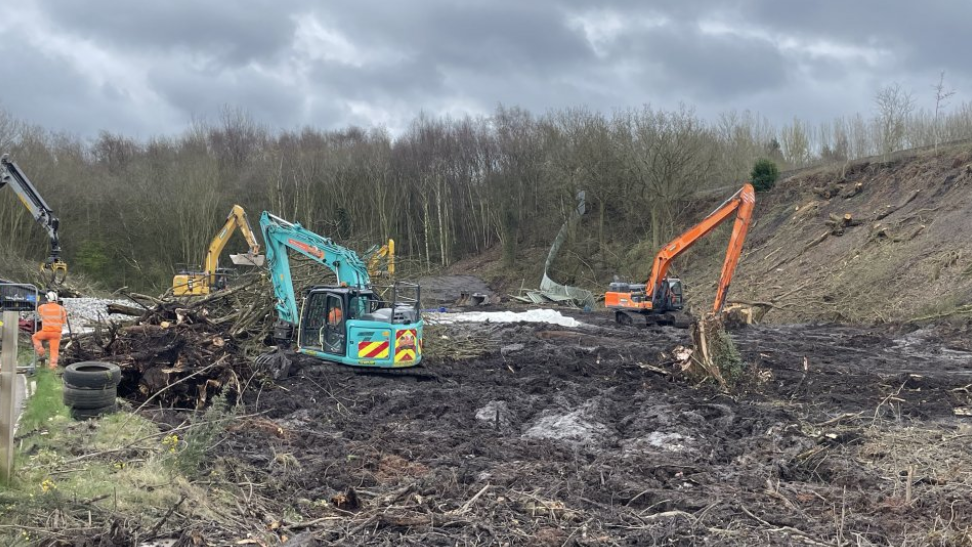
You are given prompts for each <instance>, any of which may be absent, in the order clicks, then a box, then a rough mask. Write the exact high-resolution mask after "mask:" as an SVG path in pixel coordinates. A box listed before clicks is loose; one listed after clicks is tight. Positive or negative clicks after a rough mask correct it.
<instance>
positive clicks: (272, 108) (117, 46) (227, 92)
mask: <svg viewBox="0 0 972 547" xmlns="http://www.w3.org/2000/svg"><path fill="white" fill-rule="evenodd" d="M2 4H3V9H2V11H0V13H2V14H3V17H2V18H0V59H2V61H3V73H2V87H0V107H2V108H4V109H6V110H8V111H9V112H11V113H12V114H14V115H15V116H16V117H18V118H21V119H24V120H27V121H30V122H33V123H37V124H40V125H43V126H45V127H47V128H48V129H52V130H59V131H60V130H64V131H69V132H72V133H76V134H80V135H82V136H93V135H97V133H98V132H99V131H100V130H103V129H104V130H109V131H113V132H121V133H125V134H128V135H130V136H135V137H139V138H146V137H148V136H151V135H156V134H173V133H178V132H181V131H182V130H183V129H185V128H186V127H187V126H188V125H189V124H190V123H191V122H192V120H193V119H200V118H202V119H205V118H215V117H217V116H218V113H219V110H220V108H221V107H222V106H223V105H232V106H238V107H242V108H244V109H246V110H247V111H248V112H249V113H250V114H251V115H252V116H253V117H254V118H255V119H256V120H257V121H258V122H260V123H263V124H266V125H268V126H269V127H271V128H274V129H276V128H288V129H289V128H295V127H300V126H304V125H313V126H317V127H322V128H336V127H343V126H346V125H349V124H356V125H374V124H383V125H385V126H387V127H388V128H389V129H390V130H392V131H393V132H397V131H399V130H401V129H402V128H403V127H405V126H407V124H408V123H409V121H410V120H412V119H413V118H414V117H415V116H416V115H417V114H418V113H419V112H420V111H425V112H426V113H430V114H450V115H453V116H458V115H462V114H466V113H469V114H488V113H490V112H491V111H493V110H494V109H495V107H496V106H497V105H498V104H500V103H503V104H505V105H509V106H512V105H519V106H522V107H525V108H527V109H529V110H531V111H533V112H535V113H542V112H544V111H546V110H547V109H550V108H560V107H568V106H587V107H588V108H591V109H596V110H601V111H604V112H608V113H610V112H611V111H613V110H615V109H617V108H624V107H631V106H641V105H643V104H651V105H653V106H656V107H662V108H671V107H674V106H676V105H677V104H678V103H679V102H680V101H682V102H685V103H686V104H688V105H690V106H694V107H695V108H696V109H697V111H698V112H699V113H700V114H701V115H703V116H706V117H714V116H715V115H716V114H717V113H718V112H721V111H724V110H728V109H737V110H744V109H751V110H756V111H758V112H760V113H762V114H764V115H766V116H767V117H769V119H770V120H771V121H773V122H774V123H783V122H786V121H787V120H790V119H792V118H793V116H798V117H800V118H801V119H804V120H809V121H813V122H817V121H821V120H826V119H831V118H833V117H835V116H839V115H848V114H853V113H855V112H862V113H868V114H869V113H871V111H872V110H873V96H874V93H875V91H876V90H877V89H879V88H880V87H882V86H885V85H888V84H890V83H892V82H900V83H901V84H902V86H903V87H904V88H905V89H906V90H908V91H911V92H913V93H914V95H915V98H916V99H917V100H918V104H919V106H926V107H929V106H931V105H932V104H933V99H934V92H933V90H932V89H931V85H932V84H933V83H935V82H937V80H938V75H939V73H940V72H941V71H942V70H944V71H945V72H946V85H947V86H948V87H949V88H950V89H954V90H956V91H957V94H956V95H955V97H953V99H952V103H953V104H955V103H957V102H959V101H969V100H972V63H969V61H968V52H969V51H970V50H972V32H970V30H969V23H970V22H972V2H969V1H967V0H955V1H948V0H925V1H923V2H918V1H913V0H910V1H908V0H894V1H881V0H868V1H861V0H839V1H838V0H821V1H817V0H815V1H810V0H800V1H790V0H738V1H722V0H719V1H716V0H711V1H709V0H701V1H694V0H683V1H682V2H674V1H664V2H663V1H649V0H641V1H639V0H601V1H597V2H594V1H590V2H580V1H574V0H561V1H552V0H468V1H459V0H422V1H418V0H416V1H401V0H398V1H396V0H385V1H377V0H347V1H342V0H330V1H327V2H325V1H322V0H319V1H312V0H296V1H287V0H246V1H240V0H155V1H132V0H3V1H2Z"/></svg>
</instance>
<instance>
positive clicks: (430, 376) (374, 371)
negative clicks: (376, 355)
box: [354, 365, 442, 382]
mask: <svg viewBox="0 0 972 547" xmlns="http://www.w3.org/2000/svg"><path fill="white" fill-rule="evenodd" d="M354 371H355V373H356V374H359V375H362V376H381V377H385V378H414V379H415V381H417V382H441V381H442V379H441V377H440V376H439V375H438V374H436V373H434V372H432V371H430V370H429V369H427V368H425V367H424V366H422V365H418V366H414V367H409V368H384V367H382V368H372V367H368V368H364V367H355V368H354Z"/></svg>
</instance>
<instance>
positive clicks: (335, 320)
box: [327, 308, 344, 325]
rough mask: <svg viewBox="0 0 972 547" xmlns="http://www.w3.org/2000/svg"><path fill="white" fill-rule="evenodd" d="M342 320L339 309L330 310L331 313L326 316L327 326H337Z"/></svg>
mask: <svg viewBox="0 0 972 547" xmlns="http://www.w3.org/2000/svg"><path fill="white" fill-rule="evenodd" d="M343 318H344V312H342V311H341V308H331V313H329V314H327V323H328V324H329V325H338V324H340V323H341V319H343Z"/></svg>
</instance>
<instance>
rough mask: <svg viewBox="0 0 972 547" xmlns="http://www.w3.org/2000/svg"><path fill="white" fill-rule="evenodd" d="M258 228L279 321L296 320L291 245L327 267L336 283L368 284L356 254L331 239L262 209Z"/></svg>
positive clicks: (350, 285) (368, 280)
mask: <svg viewBox="0 0 972 547" xmlns="http://www.w3.org/2000/svg"><path fill="white" fill-rule="evenodd" d="M260 230H261V231H262V232H263V240H264V242H265V243H266V246H267V263H268V265H269V267H270V276H271V280H272V282H273V291H274V295H275V296H276V298H277V303H276V309H277V314H278V315H279V317H280V320H281V321H284V322H287V323H290V324H292V325H296V324H297V323H298V322H299V317H300V314H299V311H298V309H297V297H296V296H295V294H294V282H293V279H292V278H291V273H290V257H289V256H287V249H292V250H294V251H296V252H298V253H300V254H302V255H304V256H306V257H307V258H310V259H311V260H313V261H315V262H317V263H319V264H321V265H323V266H325V267H327V268H328V269H330V270H331V271H332V272H334V274H335V275H336V276H337V279H338V284H339V285H342V286H347V287H355V288H366V287H369V286H370V285H371V278H370V276H369V275H368V268H367V267H366V266H365V264H364V262H362V261H361V258H359V257H358V255H357V254H356V253H355V252H354V251H352V250H350V249H347V248H345V247H342V246H340V245H338V244H337V243H334V242H333V241H332V240H331V239H329V238H326V237H322V236H319V235H317V234H315V233H314V232H311V231H310V230H307V229H305V228H304V227H302V226H301V225H300V224H298V223H293V222H288V221H286V220H284V219H282V218H280V217H278V216H275V215H272V214H270V213H268V212H266V211H264V212H263V214H262V215H261V216H260Z"/></svg>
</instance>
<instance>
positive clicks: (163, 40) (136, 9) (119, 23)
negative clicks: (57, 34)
mask: <svg viewBox="0 0 972 547" xmlns="http://www.w3.org/2000/svg"><path fill="white" fill-rule="evenodd" d="M282 3H283V2H278V1H274V0H246V1H245V2H236V1H225V0H224V1H209V0H162V1H148V2H132V1H130V0H84V1H75V0H39V2H38V4H39V6H40V7H41V8H42V9H43V11H44V13H45V14H46V15H47V16H48V17H49V18H50V19H51V21H52V22H53V23H54V24H56V25H57V26H58V27H59V28H60V29H62V30H64V31H65V32H68V33H71V34H73V35H75V36H78V37H81V38H85V39H91V40H95V41H97V42H99V43H103V44H105V45H108V46H111V47H115V48H121V49H128V48H134V49H152V50H158V51H163V52H168V51H173V50H182V51H187V52H199V53H204V54H207V55H214V56H217V57H218V58H219V59H220V60H221V61H222V62H224V63H227V64H245V63H246V62H248V61H250V60H269V59H272V58H273V57H274V56H275V55H276V54H278V53H280V52H282V51H283V50H284V49H286V48H288V47H289V45H290V40H291V37H292V36H293V33H294V27H295V25H296V23H295V21H294V20H293V18H292V17H291V16H290V13H289V12H287V11H286V10H284V9H281V4H282Z"/></svg>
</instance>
